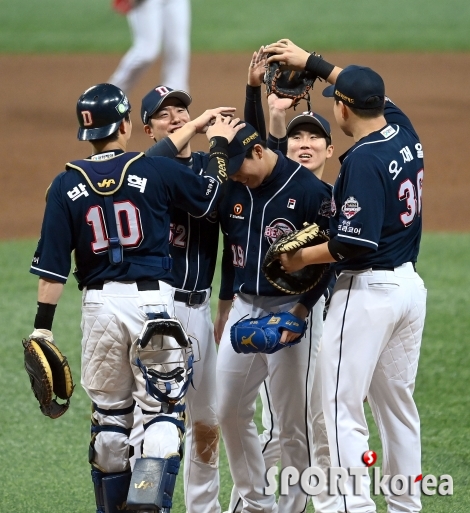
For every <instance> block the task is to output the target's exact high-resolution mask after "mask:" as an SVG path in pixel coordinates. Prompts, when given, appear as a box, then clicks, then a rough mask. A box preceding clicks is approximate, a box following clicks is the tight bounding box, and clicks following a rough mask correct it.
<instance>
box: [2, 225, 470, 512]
mask: <svg viewBox="0 0 470 513" xmlns="http://www.w3.org/2000/svg"><path fill="white" fill-rule="evenodd" d="M34 248H35V241H32V240H24V241H10V242H3V243H1V244H0V269H1V273H0V288H1V290H2V294H1V297H0V321H1V324H0V325H1V327H2V333H3V336H2V345H1V348H0V361H1V372H0V384H1V390H2V394H1V398H0V411H1V412H2V415H1V420H0V426H1V429H0V432H1V435H2V436H1V438H0V454H1V455H2V462H3V465H2V470H1V473H0V475H1V479H0V497H1V499H0V512H2V513H3V512H5V513H7V512H8V513H24V512H27V511H31V512H32V511H34V512H35V513H55V512H58V511H70V512H74V513H87V512H91V511H94V509H93V508H94V498H93V492H92V486H91V480H90V477H89V465H88V462H87V446H88V443H89V412H90V405H89V401H88V400H87V398H86V395H85V394H84V392H83V390H82V389H81V387H80V384H79V374H80V373H79V369H80V292H79V291H78V290H77V288H76V286H75V282H74V280H73V278H72V279H71V280H70V282H69V283H68V284H67V286H66V287H65V292H64V295H63V297H62V299H61V302H60V304H59V307H58V310H57V314H56V319H55V322H54V335H55V338H56V340H57V342H58V345H59V347H60V348H61V349H62V351H63V352H64V353H65V354H66V355H67V356H68V358H69V361H70V364H71V367H72V370H73V373H74V377H75V381H76V382H77V388H76V390H75V393H74V395H73V398H72V404H71V407H70V409H69V411H68V412H67V413H66V414H65V415H64V416H63V417H61V418H60V419H57V420H55V421H52V420H50V419H47V418H45V417H44V416H43V415H42V414H41V413H40V411H39V409H38V407H37V403H36V400H35V399H34V398H33V395H32V392H31V390H30V388H29V382H28V377H27V375H26V372H25V371H24V369H23V351H22V346H21V339H22V337H24V336H27V335H28V334H29V333H30V332H31V329H32V322H33V319H34V313H35V305H36V287H37V279H36V277H34V276H33V275H30V274H29V273H28V268H29V263H30V258H31V256H32V254H33V252H34ZM469 254H470V234H464V235H458V234H430V233H427V234H425V236H424V239H423V243H422V249H421V254H420V260H419V263H418V269H419V272H420V274H421V276H422V277H423V279H424V280H425V283H426V285H427V288H428V291H429V292H428V294H429V295H428V309H427V320H426V328H425V334H424V340H423V347H422V354H421V361H420V368H419V372H418V379H417V386H416V401H417V404H418V407H419V410H420V415H421V420H422V439H423V474H434V475H436V476H440V475H442V474H450V475H451V476H452V477H453V480H454V495H453V496H451V497H439V496H437V495H436V496H433V497H425V498H424V504H425V508H424V511H426V512H429V513H460V512H462V513H463V512H467V511H468V510H469V509H470V478H469V474H468V469H469V468H470V448H469V444H468V440H469V435H470V404H469V403H470V396H469V394H468V383H469V380H470V356H469V350H468V348H469V347H470V335H469V334H470V316H469V315H468V311H469V309H470V296H469V293H468V290H470V276H469V275H468V273H467V272H466V270H467V269H468V255H469ZM218 282H219V276H218V274H217V276H216V283H215V290H217V288H218ZM214 299H215V297H214ZM214 304H215V303H214ZM369 418H370V415H369ZM258 422H259V418H258ZM370 426H371V442H370V447H371V448H372V449H374V450H376V451H377V453H378V454H379V461H380V443H379V440H378V437H377V432H376V430H375V426H373V425H372V423H370ZM220 466H221V495H220V500H221V503H222V506H223V507H227V506H228V501H229V493H230V489H231V479H230V475H229V472H228V468H227V462H226V459H225V455H224V453H223V450H222V457H221V463H220ZM378 503H379V512H381V513H384V512H385V508H384V504H383V500H382V498H379V500H378ZM172 511H174V512H175V513H182V512H183V511H184V506H183V497H182V485H181V480H179V482H178V484H177V495H176V499H175V507H174V509H173V510H172ZM310 511H313V509H312V507H311V506H310Z"/></svg>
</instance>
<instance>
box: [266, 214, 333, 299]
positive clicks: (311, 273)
mask: <svg viewBox="0 0 470 513" xmlns="http://www.w3.org/2000/svg"><path fill="white" fill-rule="evenodd" d="M328 240H329V237H328V236H327V235H326V234H325V233H323V232H322V231H321V230H320V227H319V226H318V225H317V224H315V223H313V224H308V223H304V227H303V228H302V229H301V230H295V231H293V232H290V233H284V234H281V235H280V236H279V237H278V238H277V239H276V240H275V241H274V242H273V243H272V244H271V247H270V248H269V249H268V251H267V253H266V256H265V257H264V261H263V265H262V267H261V270H262V271H263V273H264V275H265V276H266V279H267V280H268V281H269V283H271V285H273V286H274V287H276V288H277V289H279V290H282V291H283V292H285V293H286V294H303V293H304V292H307V291H309V290H311V289H313V287H315V285H316V284H317V283H318V282H319V281H320V279H321V278H322V276H323V275H324V274H325V272H326V271H327V270H328V268H329V264H311V265H307V266H305V267H304V268H303V269H300V270H299V271H295V272H293V273H287V272H286V271H284V270H283V269H281V262H280V260H279V256H280V254H281V253H288V252H289V251H295V250H298V249H300V248H307V247H310V246H316V245H318V244H322V243H323V242H327V241H328Z"/></svg>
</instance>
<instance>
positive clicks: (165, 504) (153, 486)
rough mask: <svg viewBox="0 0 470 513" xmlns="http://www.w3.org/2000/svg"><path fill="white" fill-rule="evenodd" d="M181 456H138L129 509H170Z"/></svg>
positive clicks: (133, 473)
mask: <svg viewBox="0 0 470 513" xmlns="http://www.w3.org/2000/svg"><path fill="white" fill-rule="evenodd" d="M179 467H180V457H179V455H177V454H172V455H171V456H169V457H167V458H138V459H137V460H136V462H135V466H134V471H133V472H132V479H131V484H130V488H129V494H128V496H127V509H129V510H137V511H142V510H145V511H169V510H170V508H171V507H172V498H173V491H174V489H175V484H176V476H177V475H178V470H179Z"/></svg>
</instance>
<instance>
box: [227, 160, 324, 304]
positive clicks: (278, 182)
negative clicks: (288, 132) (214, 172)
mask: <svg viewBox="0 0 470 513" xmlns="http://www.w3.org/2000/svg"><path fill="white" fill-rule="evenodd" d="M276 154H277V156H278V160H277V163H276V165H275V167H274V169H273V171H272V173H271V175H270V176H269V177H268V178H267V179H266V180H265V181H264V182H263V183H262V184H261V185H260V186H259V187H257V188H255V189H249V188H248V187H247V186H245V185H242V184H241V183H240V182H233V181H229V183H228V185H227V191H226V193H225V195H224V198H223V200H222V201H221V203H220V206H219V215H220V223H221V227H222V231H223V232H224V258H223V272H222V287H221V293H220V298H221V299H231V297H232V296H233V294H234V293H237V292H239V291H240V292H244V293H246V294H254V295H261V296H280V295H284V293H283V292H282V291H280V290H278V289H276V288H275V287H273V286H272V285H271V284H270V283H269V282H268V281H267V280H266V278H265V276H264V274H263V273H262V271H261V266H262V263H263V260H264V257H265V255H266V252H267V250H268V249H269V247H270V245H271V244H272V243H273V241H274V240H275V239H276V238H277V237H278V235H279V231H280V230H283V231H293V230H297V229H300V228H302V227H303V223H304V222H308V223H313V222H315V223H317V224H319V225H320V227H321V228H322V229H324V230H326V231H328V223H329V216H330V208H331V187H329V186H328V185H327V184H325V183H324V182H322V181H321V180H319V179H318V178H317V177H316V176H315V175H314V174H313V173H311V172H310V171H309V170H308V169H307V168H305V167H303V166H302V165H300V164H298V163H297V162H294V161H293V160H290V159H288V158H287V157H284V156H283V155H282V154H281V153H280V152H276ZM322 292H323V291H322Z"/></svg>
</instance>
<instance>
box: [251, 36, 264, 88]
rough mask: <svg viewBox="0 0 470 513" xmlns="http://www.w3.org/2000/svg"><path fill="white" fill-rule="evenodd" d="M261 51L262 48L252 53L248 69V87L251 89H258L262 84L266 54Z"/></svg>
mask: <svg viewBox="0 0 470 513" xmlns="http://www.w3.org/2000/svg"><path fill="white" fill-rule="evenodd" d="M263 50H264V46H262V47H261V48H260V49H259V50H258V51H257V52H254V53H253V56H252V57H251V62H250V65H249V67H248V85H250V86H252V87H259V86H260V85H261V84H262V83H263V77H264V73H265V71H266V54H265V53H264V51H263Z"/></svg>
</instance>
